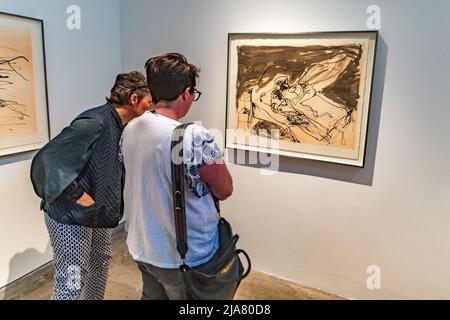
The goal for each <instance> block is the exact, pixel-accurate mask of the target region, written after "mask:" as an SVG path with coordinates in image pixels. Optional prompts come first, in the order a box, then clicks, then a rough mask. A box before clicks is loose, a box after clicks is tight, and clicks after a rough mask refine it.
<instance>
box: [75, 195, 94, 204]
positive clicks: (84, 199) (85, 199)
mask: <svg viewBox="0 0 450 320" xmlns="http://www.w3.org/2000/svg"><path fill="white" fill-rule="evenodd" d="M94 203H95V201H94V199H92V197H91V196H90V195H88V194H87V193H86V192H84V193H83V195H82V196H81V198H80V199H78V200H77V204H78V205H80V206H82V207H90V206H92V205H93V204H94Z"/></svg>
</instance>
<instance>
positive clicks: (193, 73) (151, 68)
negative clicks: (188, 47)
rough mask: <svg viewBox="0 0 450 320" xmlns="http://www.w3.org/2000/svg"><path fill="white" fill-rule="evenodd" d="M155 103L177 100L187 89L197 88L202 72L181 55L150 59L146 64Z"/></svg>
mask: <svg viewBox="0 0 450 320" xmlns="http://www.w3.org/2000/svg"><path fill="white" fill-rule="evenodd" d="M145 69H146V71H147V85H148V87H149V88H150V91H151V92H152V97H153V101H155V102H158V101H161V100H164V101H173V100H176V99H177V98H178V97H179V96H180V95H181V94H182V93H183V91H184V90H186V89H187V88H191V89H193V88H195V86H196V85H197V77H198V73H199V72H200V70H199V69H198V68H197V67H196V66H194V65H193V64H190V63H188V62H187V60H186V58H185V57H184V56H183V55H182V54H179V53H167V54H165V55H162V56H159V57H154V58H150V59H149V60H148V61H147V63H146V64H145Z"/></svg>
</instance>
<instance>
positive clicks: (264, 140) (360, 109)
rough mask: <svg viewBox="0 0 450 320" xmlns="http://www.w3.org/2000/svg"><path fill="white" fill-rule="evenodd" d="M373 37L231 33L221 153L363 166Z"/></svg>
mask: <svg viewBox="0 0 450 320" xmlns="http://www.w3.org/2000/svg"><path fill="white" fill-rule="evenodd" d="M377 37H378V32H377V31H369V32H365V31H356V32H322V33H302V34H229V52H228V88H227V124H226V128H227V134H226V142H225V144H226V147H227V148H231V149H241V150H250V151H256V152H265V153H271V154H279V155H283V156H288V157H298V158H307V159H314V160H320V161H328V162H335V163H341V164H346V165H352V166H358V167H363V166H364V154H365V147H366V136H367V127H368V118H369V105H370V100H371V88H372V80H373V70H374V63H375V52H376V42H377Z"/></svg>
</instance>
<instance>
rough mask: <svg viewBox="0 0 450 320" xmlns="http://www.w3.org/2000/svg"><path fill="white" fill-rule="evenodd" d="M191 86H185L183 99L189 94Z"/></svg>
mask: <svg viewBox="0 0 450 320" xmlns="http://www.w3.org/2000/svg"><path fill="white" fill-rule="evenodd" d="M190 91H191V88H186V90H184V92H183V100H186V99H187V97H188V96H190V95H191V92H190Z"/></svg>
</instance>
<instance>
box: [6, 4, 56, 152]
mask: <svg viewBox="0 0 450 320" xmlns="http://www.w3.org/2000/svg"><path fill="white" fill-rule="evenodd" d="M47 101H48V100H47V82H46V71H45V50H44V30H43V21H42V20H38V19H34V18H28V17H22V16H16V15H11V14H6V13H0V156H5V155H9V154H13V153H19V152H25V151H30V150H36V149H40V148H41V147H43V146H44V145H45V144H46V143H47V142H48V141H49V136H50V134H49V120H48V102H47Z"/></svg>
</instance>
